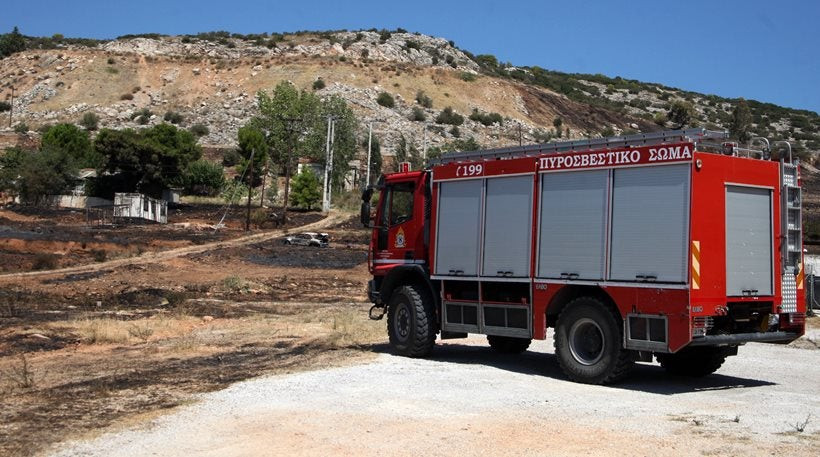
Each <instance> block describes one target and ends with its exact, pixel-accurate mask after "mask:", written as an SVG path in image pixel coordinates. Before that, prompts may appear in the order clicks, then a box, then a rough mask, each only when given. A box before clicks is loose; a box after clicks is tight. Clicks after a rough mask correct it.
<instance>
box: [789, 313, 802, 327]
mask: <svg viewBox="0 0 820 457" xmlns="http://www.w3.org/2000/svg"><path fill="white" fill-rule="evenodd" d="M788 316H789V324H792V325H804V324H805V323H806V314H805V313H789V314H788Z"/></svg>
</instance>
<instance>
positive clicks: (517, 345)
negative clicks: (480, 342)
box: [487, 335, 532, 354]
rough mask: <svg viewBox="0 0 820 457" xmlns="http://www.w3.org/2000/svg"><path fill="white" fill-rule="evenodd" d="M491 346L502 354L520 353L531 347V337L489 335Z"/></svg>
mask: <svg viewBox="0 0 820 457" xmlns="http://www.w3.org/2000/svg"><path fill="white" fill-rule="evenodd" d="M487 342H488V343H490V347H491V348H493V349H495V350H496V351H498V352H500V353H502V354H520V353H522V352H524V351H526V350H527V348H528V347H530V343H531V342H532V340H531V339H530V338H513V337H510V336H497V335H487Z"/></svg>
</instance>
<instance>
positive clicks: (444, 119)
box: [436, 106, 464, 125]
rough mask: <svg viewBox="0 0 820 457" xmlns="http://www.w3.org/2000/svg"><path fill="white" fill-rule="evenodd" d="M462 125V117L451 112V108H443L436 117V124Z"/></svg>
mask: <svg viewBox="0 0 820 457" xmlns="http://www.w3.org/2000/svg"><path fill="white" fill-rule="evenodd" d="M463 123H464V116H462V115H460V114H458V113H456V112H455V111H453V108H452V107H450V106H448V107H446V108H444V109H443V110H442V111H441V112H440V113H439V114H438V116H436V124H449V125H461V124H463Z"/></svg>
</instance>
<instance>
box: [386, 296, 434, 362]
mask: <svg viewBox="0 0 820 457" xmlns="http://www.w3.org/2000/svg"><path fill="white" fill-rule="evenodd" d="M388 306H389V307H388V311H387V334H388V336H389V337H390V346H391V347H392V348H393V350H394V351H395V352H396V353H397V354H399V355H403V356H407V357H424V356H426V355H428V354H429V353H430V351H432V350H433V346H434V345H435V343H436V325H435V312H434V310H433V299H432V297H431V296H430V292H429V291H427V290H426V289H425V288H423V287H421V286H418V285H415V284H409V285H406V286H401V287H398V288H396V289H395V290H393V293H392V294H391V295H390V301H389V304H388Z"/></svg>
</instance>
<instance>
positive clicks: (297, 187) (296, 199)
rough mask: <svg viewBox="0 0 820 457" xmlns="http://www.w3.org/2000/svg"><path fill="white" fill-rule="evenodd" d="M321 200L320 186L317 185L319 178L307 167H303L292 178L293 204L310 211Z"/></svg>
mask: <svg viewBox="0 0 820 457" xmlns="http://www.w3.org/2000/svg"><path fill="white" fill-rule="evenodd" d="M321 198H322V186H321V184H319V178H317V177H316V175H315V174H313V172H312V171H311V170H310V168H309V167H305V168H304V169H303V170H302V172H301V173H299V174H298V175H296V177H294V178H293V203H294V204H295V205H296V206H300V207H302V208H306V209H308V210H310V209H313V205H315V204H317V203H319V200H320V199H321Z"/></svg>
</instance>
